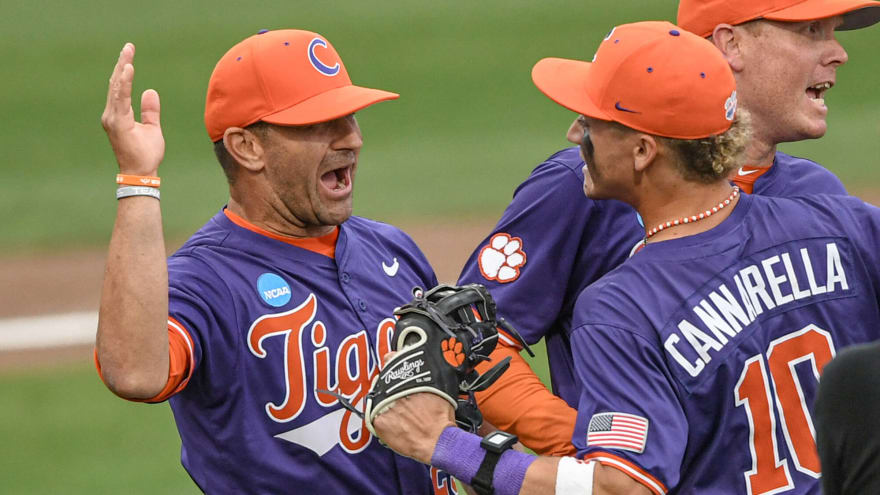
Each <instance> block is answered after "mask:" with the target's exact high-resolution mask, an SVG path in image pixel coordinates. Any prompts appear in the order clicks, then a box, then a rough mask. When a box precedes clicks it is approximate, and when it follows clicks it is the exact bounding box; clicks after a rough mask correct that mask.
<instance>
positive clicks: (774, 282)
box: [663, 242, 849, 377]
mask: <svg viewBox="0 0 880 495" xmlns="http://www.w3.org/2000/svg"><path fill="white" fill-rule="evenodd" d="M813 250H814V251H817V249H816V248H813ZM824 251H825V252H824V257H823V256H822V255H821V254H816V253H810V252H809V251H808V250H807V248H802V249H800V250H797V251H792V252H788V253H782V254H780V255H774V256H771V257H769V258H766V259H764V260H762V261H761V262H759V263H755V264H753V265H748V266H746V267H745V268H742V269H740V270H739V271H738V272H736V273H735V274H734V275H733V278H732V279H731V280H729V281H728V282H726V283H722V284H719V285H718V287H717V288H716V289H715V290H713V291H712V292H710V293H709V295H708V296H707V297H705V298H703V299H702V300H700V302H699V303H698V304H697V305H696V306H694V307H693V313H694V318H691V319H682V320H681V321H680V322H679V323H678V331H677V332H675V333H672V334H671V335H669V336H668V337H667V338H666V341H665V342H664V344H663V347H664V348H665V349H666V352H668V353H669V355H670V356H671V357H672V358H673V359H674V360H675V362H676V363H678V364H679V366H681V367H682V368H683V369H684V370H685V371H686V372H687V373H688V374H689V375H690V376H692V377H697V376H699V374H700V372H702V371H703V370H704V369H705V368H706V365H707V364H708V363H709V362H710V361H711V360H712V356H713V354H717V353H719V352H721V351H722V350H723V349H724V347H725V346H726V345H727V344H728V343H729V342H730V341H731V339H733V338H734V337H736V336H737V335H738V334H739V333H740V332H741V331H742V329H743V328H745V327H747V326H748V325H749V324H750V323H752V322H753V321H755V319H756V318H757V317H758V316H760V315H761V314H762V313H764V312H765V311H770V310H772V309H775V308H778V307H782V306H785V305H787V304H791V303H793V302H795V301H801V300H803V299H807V298H810V297H814V296H819V295H822V294H829V293H834V292H842V291H847V290H849V284H848V283H847V275H846V272H845V271H844V269H843V263H842V260H841V257H840V250H839V249H838V247H837V244H835V243H833V242H829V243H827V244H826V245H825V249H824ZM817 260H819V262H818V263H814V261H817ZM796 265H797V266H798V267H799V268H800V270H799V272H800V273H801V274H802V275H801V276H800V277H799V276H798V275H797V273H798V272H796V271H795V266H796ZM823 271H824V273H825V277H824V280H825V282H824V284H820V283H817V278H816V273H822V272H823ZM682 347H685V348H687V347H690V348H691V349H693V351H694V353H696V355H697V356H698V357H697V359H696V360H691V359H688V358H687V357H685V356H684V355H683V354H682V351H681V349H682Z"/></svg>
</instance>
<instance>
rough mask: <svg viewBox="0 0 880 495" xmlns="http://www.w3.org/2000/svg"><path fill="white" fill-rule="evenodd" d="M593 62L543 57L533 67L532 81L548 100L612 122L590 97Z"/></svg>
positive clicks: (574, 110)
mask: <svg viewBox="0 0 880 495" xmlns="http://www.w3.org/2000/svg"><path fill="white" fill-rule="evenodd" d="M592 65H593V64H592V63H590V62H583V61H580V60H569V59H564V58H545V59H542V60H540V61H538V63H537V64H535V66H534V67H533V68H532V81H534V83H535V86H537V87H538V89H539V90H541V92H542V93H544V94H545V95H547V97H548V98H550V99H551V100H553V101H555V102H556V103H558V104H560V105H562V106H564V107H565V108H567V109H569V110H571V111H573V112H577V113H579V114H582V115H586V116H588V117H593V118H596V119H601V120H613V119H611V117H609V116H608V115H606V114H605V113H604V112H602V111H601V110H600V109H599V107H598V106H597V105H596V104H595V103H594V102H593V100H592V99H591V98H590V96H589V93H590V69H591V67H592Z"/></svg>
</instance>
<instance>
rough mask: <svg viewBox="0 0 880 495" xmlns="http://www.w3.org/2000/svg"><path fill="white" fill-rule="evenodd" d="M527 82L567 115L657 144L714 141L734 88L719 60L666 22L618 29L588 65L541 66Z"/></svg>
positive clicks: (728, 115) (556, 62)
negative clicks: (649, 137)
mask: <svg viewBox="0 0 880 495" xmlns="http://www.w3.org/2000/svg"><path fill="white" fill-rule="evenodd" d="M532 80H533V81H534V82H535V85H536V86H537V87H538V89H540V90H541V91H542V92H543V93H544V94H545V95H547V96H548V97H550V99H551V100H553V101H555V102H556V103H559V104H560V105H562V106H564V107H565V108H568V109H569V110H572V111H575V112H578V113H580V114H583V115H586V116H589V117H593V118H596V119H600V120H611V121H614V122H619V123H621V124H623V125H625V126H627V127H630V128H632V129H636V130H639V131H642V132H647V133H649V134H654V135H657V136H665V137H670V138H677V139H699V138H703V137H707V136H713V135H716V134H720V133H722V132H724V131H726V130H727V129H729V128H730V125H731V123H732V121H733V118H734V115H735V113H736V82H735V80H734V78H733V73H732V72H731V70H730V66H729V65H728V64H727V61H726V60H724V57H723V56H722V55H721V52H719V51H718V50H717V49H716V48H715V46H714V45H712V43H710V42H709V41H707V40H706V39H704V38H700V37H699V36H696V35H694V34H692V33H689V32H687V31H684V30H682V29H681V28H679V27H677V26H674V25H673V24H670V23H668V22H660V21H648V22H637V23H633V24H624V25H622V26H618V27H616V28H614V29H612V30H611V32H610V33H608V36H606V37H605V39H604V40H603V41H602V43H600V44H599V50H598V51H597V52H596V55H595V56H594V57H593V61H592V62H582V61H580V60H567V59H561V58H545V59H543V60H541V61H539V62H538V63H537V64H536V65H535V67H534V68H533V69H532Z"/></svg>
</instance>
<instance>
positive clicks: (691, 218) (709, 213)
mask: <svg viewBox="0 0 880 495" xmlns="http://www.w3.org/2000/svg"><path fill="white" fill-rule="evenodd" d="M737 196H739V186H733V192H732V193H730V196H728V197H727V199H725V200H724V201H722V202H720V203H718V206H713V207H712V209H711V210H706V211H704V212H702V213H700V214H698V215H691V216H689V217H681V218H679V219H678V220H673V221H669V222H666V223H661V224H660V225H658V226H656V227H654V228H653V229H650V230H646V231H645V243H647V242H648V239H650V238H651V237H653V236H654V234H656V233H658V232H660V231H662V230H664V229H668V228H670V227H675V226H676V225H681V224H685V223H694V222H699V221H700V220H702V219H704V218H709V217H711V216H712V214H714V213H718V211H719V210H722V209H724V207H725V206H727V205H729V204H730V202H731V201H733V200H735V199H736V197H737Z"/></svg>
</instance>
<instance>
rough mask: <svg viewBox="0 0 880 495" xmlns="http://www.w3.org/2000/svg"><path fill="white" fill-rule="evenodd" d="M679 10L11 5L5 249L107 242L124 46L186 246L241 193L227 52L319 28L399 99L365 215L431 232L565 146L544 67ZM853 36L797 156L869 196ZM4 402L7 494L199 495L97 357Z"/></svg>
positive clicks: (366, 174)
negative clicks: (214, 112)
mask: <svg viewBox="0 0 880 495" xmlns="http://www.w3.org/2000/svg"><path fill="white" fill-rule="evenodd" d="M675 10H676V2H675V1H660V0H652V1H638V0H617V1H615V2H607V1H598V0H580V1H561V0H546V1H542V2H535V1H527V0H506V1H502V0H485V1H476V2H464V1H447V2H426V1H418V0H411V1H384V2H371V1H357V2H355V1H332V0H327V1H309V2H304V1H285V2H270V1H260V0H255V1H251V2H230V1H226V0H220V1H213V2H181V1H171V0H153V1H149V2H127V1H116V2H111V1H108V0H85V1H83V2H62V1H60V0H42V1H41V0H34V1H31V2H24V1H10V2H6V3H4V4H3V5H2V6H0V71H2V72H0V76H2V77H0V117H2V119H0V126H2V129H0V131H2V132H0V211H2V212H3V214H4V221H3V224H2V227H0V249H2V252H4V253H20V252H29V251H35V250H37V251H52V250H66V249H74V248H89V247H100V246H103V245H105V244H106V242H107V240H108V239H109V236H110V230H111V228H112V223H113V217H114V213H115V200H114V199H113V190H114V189H115V186H114V183H113V176H114V174H115V173H116V166H115V163H114V159H113V155H112V153H111V151H110V148H109V146H108V145H107V142H106V138H105V137H104V134H103V131H102V129H101V126H100V122H99V118H100V114H101V111H102V109H103V106H104V100H105V96H106V84H107V78H108V77H109V74H110V71H111V69H112V67H113V64H114V63H115V60H116V57H117V55H118V52H119V50H120V49H121V47H122V45H123V43H124V42H126V41H132V42H134V43H135V44H136V45H137V56H136V59H135V67H136V76H135V92H136V94H140V92H141V91H143V90H144V89H147V88H155V89H157V90H158V91H159V93H160V95H161V98H162V125H163V129H164V132H165V137H166V141H167V151H166V157H165V161H164V163H163V165H162V167H161V170H160V173H161V176H162V178H163V191H162V192H163V199H162V201H163V211H164V222H165V228H166V232H167V237H168V238H169V239H173V240H181V239H183V238H185V237H186V236H187V235H188V234H189V233H191V232H192V231H193V230H194V229H196V228H197V227H198V226H200V225H201V224H202V223H203V222H204V221H205V219H206V218H208V217H209V216H210V215H212V214H213V213H214V212H216V211H217V209H218V208H220V206H221V205H222V204H223V203H224V201H225V198H226V192H225V182H224V180H223V178H222V175H221V173H220V171H219V167H218V165H217V164H216V163H215V161H214V158H213V154H212V152H211V145H210V142H209V140H208V138H207V135H206V133H205V130H204V127H203V124H202V113H203V104H204V93H205V88H206V85H207V81H208V77H209V76H210V72H211V70H212V68H213V65H214V63H215V62H216V60H217V59H218V58H219V57H220V56H221V55H222V54H223V52H225V51H226V49H228V48H229V47H230V46H231V45H232V44H234V43H235V42H237V41H239V40H240V39H243V38H244V37H246V36H248V35H250V34H252V33H255V32H256V31H257V30H259V29H261V28H270V29H274V28H285V27H300V28H307V29H310V30H314V31H317V32H320V33H321V34H323V35H325V36H326V37H327V38H328V39H329V40H330V41H331V42H332V43H333V44H334V45H335V47H336V48H337V50H338V51H339V52H340V53H341V55H342V57H343V59H344V60H345V62H346V66H347V68H348V70H349V73H350V74H351V76H352V78H353V80H354V81H355V83H357V84H361V85H367V86H373V87H379V88H383V89H389V90H393V91H396V92H399V93H401V95H402V97H401V99H400V100H398V101H395V102H390V103H383V104H380V105H376V106H374V107H371V108H369V109H367V110H365V111H363V112H361V113H360V114H359V121H360V124H361V127H362V129H363V132H364V136H365V143H366V145H365V148H364V150H363V152H362V155H361V161H360V167H359V174H358V183H357V195H356V196H357V200H356V202H355V211H356V213H357V214H360V215H365V216H370V217H374V218H378V219H382V220H385V221H390V222H399V221H410V220H414V219H415V220H419V221H423V222H430V221H431V220H432V218H440V217H445V216H452V215H454V216H456V217H458V218H461V219H465V220H466V219H467V218H468V217H474V218H485V217H487V216H488V217H490V218H496V217H497V216H498V215H499V214H500V212H501V211H502V210H503V208H504V206H505V205H506V204H507V202H508V201H509V198H510V196H511V193H512V191H513V189H514V187H515V186H516V185H517V184H518V183H519V182H521V181H522V180H523V179H524V178H525V177H526V176H527V175H528V173H529V172H530V171H531V169H532V168H533V167H534V166H535V165H536V164H537V163H538V162H540V161H541V160H542V159H543V158H544V157H546V156H547V155H549V154H550V153H552V152H553V151H555V150H557V149H559V148H561V147H564V146H566V145H567V143H566V141H565V131H566V129H567V127H568V125H569V123H570V121H571V120H572V118H573V114H571V113H570V112H568V111H567V110H565V109H562V108H561V107H558V106H556V105H554V104H553V103H551V102H550V101H549V100H548V99H546V98H545V97H544V96H542V95H541V94H540V92H538V91H537V90H536V89H535V88H534V86H533V85H532V83H531V79H530V70H531V67H532V65H533V64H534V63H535V62H536V61H537V60H539V59H540V58H542V57H545V56H559V57H568V58H580V59H590V58H591V57H592V55H593V53H594V51H595V49H596V46H597V45H598V43H599V41H600V40H601V38H602V37H603V35H604V34H605V33H606V32H607V31H608V30H609V29H610V28H611V27H612V26H613V25H615V24H620V23H624V22H631V21H636V20H647V19H667V20H674V16H675ZM839 38H840V39H841V41H842V42H843V43H844V45H845V46H846V48H847V49H848V51H849V56H850V63H848V64H847V65H845V66H844V67H842V68H841V69H840V70H839V71H838V80H837V87H836V88H835V89H833V90H832V91H831V92H830V93H829V95H828V97H827V102H828V104H829V106H830V107H831V112H830V115H829V119H828V120H829V125H830V129H831V130H830V132H829V133H828V135H827V136H826V137H825V138H823V139H822V140H819V141H811V142H805V143H798V144H793V145H786V146H784V147H783V149H784V150H786V151H788V152H791V153H794V154H799V155H804V156H809V157H811V158H813V159H815V160H817V161H819V162H821V163H823V164H825V165H826V166H827V167H829V168H831V169H832V170H834V171H835V172H837V173H838V175H839V176H840V177H841V178H842V179H843V180H844V182H845V183H846V184H847V185H848V186H849V187H850V188H851V189H852V190H854V191H857V192H860V191H867V190H869V189H871V188H873V187H874V186H875V185H876V184H877V182H878V171H877V167H876V159H877V157H878V156H880V121H878V118H877V116H878V112H877V109H878V106H880V98H878V97H877V95H876V89H875V87H876V83H875V78H876V74H877V73H878V70H880V60H878V59H877V57H876V50H877V47H878V46H880V28H874V29H868V30H862V31H857V32H852V33H841V34H840V36H839ZM540 361H541V360H539V361H538V362H540ZM543 369H544V368H543V367H542V368H541V370H542V371H540V372H541V373H542V374H543V373H545V372H544V371H543ZM0 390H2V392H3V399H2V401H0V438H2V442H0V492H3V493H192V492H194V491H195V487H194V485H193V484H192V483H191V482H190V481H189V479H188V477H187V475H186V474H185V473H184V472H183V470H182V469H181V468H180V467H179V460H178V458H179V439H178V438H177V435H176V431H175V429H174V427H173V421H172V419H171V414H170V411H169V410H168V408H167V407H166V406H147V405H142V404H129V403H126V402H124V401H121V400H118V399H116V398H114V397H113V396H112V395H111V394H110V393H109V392H107V391H106V390H105V389H104V388H103V386H101V385H100V383H99V382H98V380H97V378H96V376H95V374H94V371H93V370H92V369H91V367H90V366H88V365H87V364H82V365H78V366H72V367H67V368H52V369H48V370H45V371H40V372H27V373H25V372H17V373H6V374H4V375H0Z"/></svg>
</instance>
